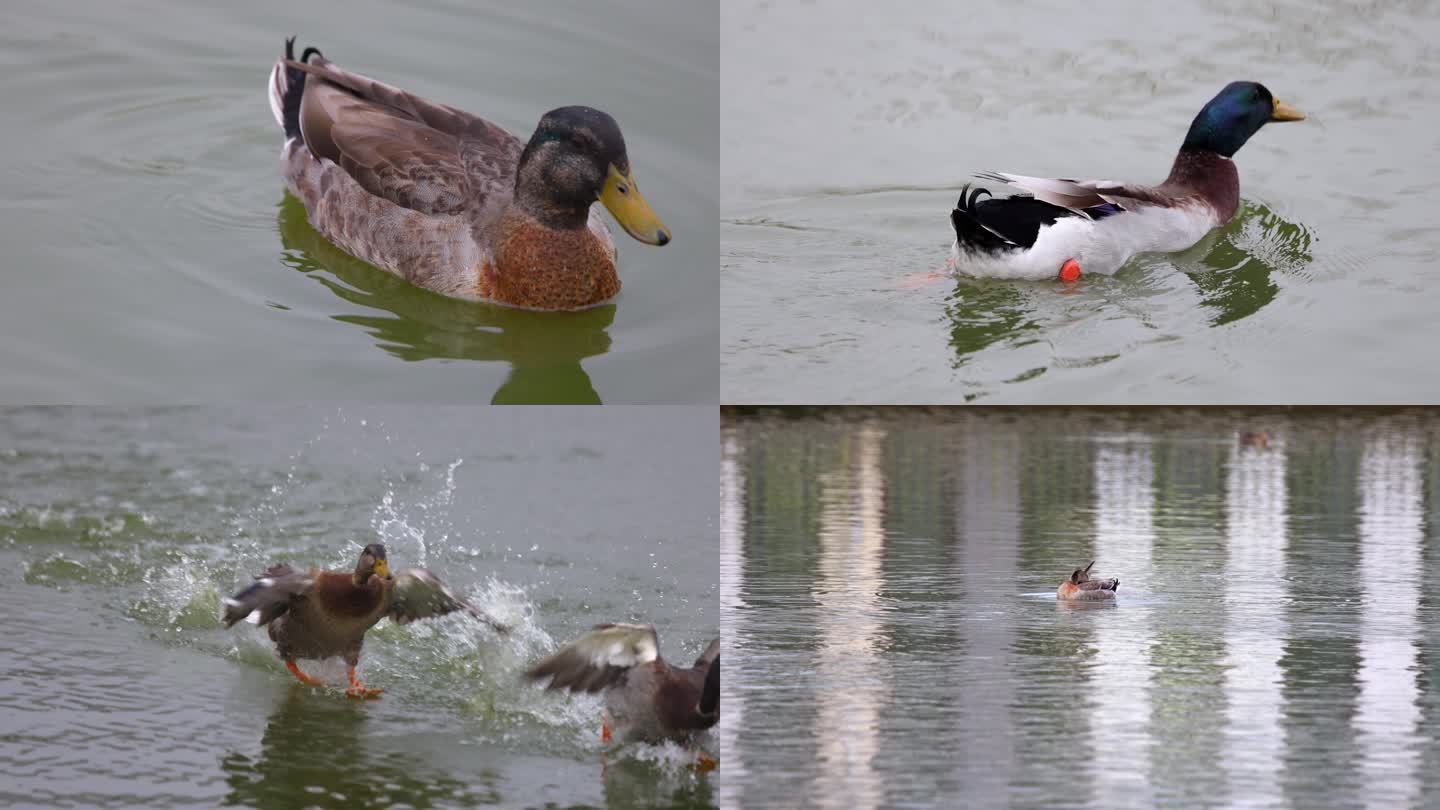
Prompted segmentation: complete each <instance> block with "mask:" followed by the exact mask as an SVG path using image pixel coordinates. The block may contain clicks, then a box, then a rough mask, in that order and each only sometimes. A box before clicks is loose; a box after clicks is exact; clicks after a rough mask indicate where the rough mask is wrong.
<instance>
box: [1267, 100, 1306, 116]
mask: <svg viewBox="0 0 1440 810" xmlns="http://www.w3.org/2000/svg"><path fill="white" fill-rule="evenodd" d="M1270 120H1271V121H1304V120H1305V113H1302V112H1300V111H1299V110H1297V109H1295V108H1294V107H1291V106H1290V105H1289V104H1286V103H1284V102H1282V101H1281V100H1280V99H1278V98H1277V99H1275V100H1274V106H1273V107H1272V108H1271V110H1270Z"/></svg>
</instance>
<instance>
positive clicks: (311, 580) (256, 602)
mask: <svg viewBox="0 0 1440 810" xmlns="http://www.w3.org/2000/svg"><path fill="white" fill-rule="evenodd" d="M314 584H315V576H314V573H313V572H311V571H299V570H296V569H295V568H292V567H290V566H288V565H274V566H271V567H270V568H268V569H266V570H265V573H264V574H262V575H260V576H258V577H256V578H255V582H254V583H252V584H251V585H250V586H249V587H247V588H246V589H245V590H243V591H240V592H239V593H237V594H235V595H234V596H232V597H230V598H228V599H226V600H224V605H225V626H226V627H230V626H232V625H234V624H235V623H236V622H238V621H240V620H241V619H244V618H247V617H250V618H251V619H252V621H254V622H255V623H256V624H260V625H264V624H269V623H270V621H271V620H273V619H274V618H275V617H277V616H279V615H281V614H282V613H284V612H285V611H287V610H289V609H290V603H291V600H292V599H296V598H303V597H304V596H306V595H307V594H309V593H310V589H311V587H313V586H314Z"/></svg>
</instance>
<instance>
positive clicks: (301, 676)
mask: <svg viewBox="0 0 1440 810" xmlns="http://www.w3.org/2000/svg"><path fill="white" fill-rule="evenodd" d="M285 668H286V669H288V670H290V674H291V675H294V676H295V678H296V679H297V680H299V681H300V682H301V683H303V684H305V685H306V686H321V687H323V686H324V685H325V684H323V683H321V682H320V681H317V680H315V679H314V678H312V677H310V676H309V675H306V674H305V673H303V672H301V671H300V667H297V666H295V659H293V658H286V659H285Z"/></svg>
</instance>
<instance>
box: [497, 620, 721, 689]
mask: <svg viewBox="0 0 1440 810" xmlns="http://www.w3.org/2000/svg"><path fill="white" fill-rule="evenodd" d="M717 654H718V653H717ZM659 657H660V640H659V638H658V636H657V635H656V633H655V626H654V625H653V624H600V625H596V626H595V628H594V629H593V630H591V631H590V632H588V633H586V634H584V635H582V636H580V637H579V638H577V639H575V640H574V641H572V642H570V643H569V644H566V645H565V646H564V647H561V648H560V649H559V650H557V651H556V652H555V653H554V654H552V655H550V656H548V657H547V658H545V659H544V660H542V661H541V662H540V663H538V664H536V665H535V666H533V667H531V668H530V669H528V670H526V672H525V677H527V678H529V679H530V680H535V681H538V680H541V679H543V678H549V679H550V683H549V684H547V685H546V687H545V688H546V689H570V690H572V691H576V692H598V691H600V690H602V689H605V688H606V687H609V686H613V685H615V684H617V683H620V682H621V681H623V680H624V678H625V673H626V672H628V671H629V670H630V669H631V668H632V667H636V666H639V665H641V664H648V663H650V662H652V661H654V660H656V659H657V658H659ZM716 688H717V690H718V688H719V684H718V681H717V683H716Z"/></svg>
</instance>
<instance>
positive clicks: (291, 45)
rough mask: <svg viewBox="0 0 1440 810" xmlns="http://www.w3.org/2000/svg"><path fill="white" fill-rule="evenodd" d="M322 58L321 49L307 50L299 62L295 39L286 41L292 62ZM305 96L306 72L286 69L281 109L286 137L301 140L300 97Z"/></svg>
mask: <svg viewBox="0 0 1440 810" xmlns="http://www.w3.org/2000/svg"><path fill="white" fill-rule="evenodd" d="M312 56H320V57H323V56H324V54H322V53H320V49H319V48H315V47H310V48H306V49H305V50H304V52H303V53H301V55H300V58H299V59H298V60H296V59H295V37H288V38H286V40H285V58H286V59H290V60H292V61H299V62H309V61H310V57H312ZM304 94H305V71H303V70H299V69H297V68H293V67H288V66H287V67H286V68H285V86H284V89H283V90H282V91H281V105H282V107H281V109H282V112H283V118H284V119H285V137H286V138H300V139H302V140H303V139H304V136H303V135H302V134H301V133H300V97H301V96H303V95H304Z"/></svg>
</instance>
